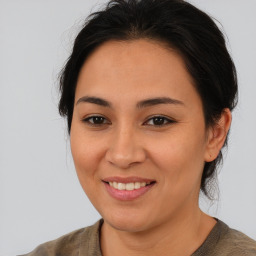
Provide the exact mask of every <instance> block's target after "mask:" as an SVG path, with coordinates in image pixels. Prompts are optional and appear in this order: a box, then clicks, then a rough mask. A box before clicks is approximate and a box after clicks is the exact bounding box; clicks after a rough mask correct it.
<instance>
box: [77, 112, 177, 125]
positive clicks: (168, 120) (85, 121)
mask: <svg viewBox="0 0 256 256" xmlns="http://www.w3.org/2000/svg"><path fill="white" fill-rule="evenodd" d="M93 118H102V119H104V120H107V119H106V118H105V117H103V116H97V115H95V116H90V117H87V118H85V119H82V121H83V122H84V123H86V124H88V125H90V126H93V127H99V126H102V125H105V124H109V123H108V122H106V123H101V124H95V123H91V122H90V121H89V120H90V119H93ZM156 118H160V119H164V124H160V125H154V124H151V125H149V126H155V127H163V126H166V125H170V124H172V123H176V121H175V120H173V119H170V118H167V117H165V116H161V115H156V116H152V117H151V118H149V119H148V120H147V121H146V123H147V122H149V121H150V120H154V119H156Z"/></svg>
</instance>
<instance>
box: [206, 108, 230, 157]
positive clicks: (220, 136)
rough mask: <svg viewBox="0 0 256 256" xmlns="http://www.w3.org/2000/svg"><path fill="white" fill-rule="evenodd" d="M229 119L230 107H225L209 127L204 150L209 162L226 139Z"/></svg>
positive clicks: (216, 154)
mask: <svg viewBox="0 0 256 256" xmlns="http://www.w3.org/2000/svg"><path fill="white" fill-rule="evenodd" d="M231 120H232V115H231V112H230V109H228V108H225V109H223V111H222V113H221V117H220V118H219V120H218V121H217V122H216V124H214V125H213V126H212V127H210V128H209V131H208V137H207V145H206V151H205V161H206V162H211V161H213V160H214V159H215V158H217V156H218V154H219V152H220V150H221V148H222V146H223V144H224V142H225V140H226V137H227V134H228V130H229V127H230V124H231Z"/></svg>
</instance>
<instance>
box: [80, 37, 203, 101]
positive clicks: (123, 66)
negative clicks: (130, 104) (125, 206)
mask: <svg viewBox="0 0 256 256" xmlns="http://www.w3.org/2000/svg"><path fill="white" fill-rule="evenodd" d="M84 95H89V96H92V95H93V96H99V97H103V98H106V97H107V98H110V99H113V100H115V99H116V100H117V99H124V100H128V99H130V100H139V99H141V98H142V97H143V98H150V97H156V96H157V97H163V96H166V95H168V96H170V97H172V98H176V99H178V100H181V101H184V100H186V98H191V97H192V96H194V98H197V100H200V99H199V96H198V94H197V92H196V90H195V88H194V86H193V79H192V77H191V76H190V74H189V73H188V72H187V70H186V67H185V63H184V61H183V59H182V57H181V56H180V55H179V54H178V53H177V52H176V51H175V50H173V49H171V48H169V49H168V48H167V47H166V46H165V45H164V44H163V43H161V42H156V41H150V40H145V39H139V40H131V41H108V42H105V43H103V44H102V45H100V46H99V47H98V48H96V50H95V51H94V52H92V53H91V54H90V56H89V57H88V58H87V59H86V61H85V63H84V65H83V66H82V68H81V71H80V74H79V77H78V83H77V88H76V99H77V98H78V97H82V96H84ZM192 98H193V97H192Z"/></svg>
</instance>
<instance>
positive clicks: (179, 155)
mask: <svg viewBox="0 0 256 256" xmlns="http://www.w3.org/2000/svg"><path fill="white" fill-rule="evenodd" d="M150 154H151V156H152V159H154V163H155V165H156V166H157V167H158V169H159V170H161V172H162V175H161V176H160V178H161V179H163V181H164V183H165V184H166V189H168V190H169V191H170V190H172V191H174V192H175V193H176V192H177V194H178V193H180V191H184V188H187V189H191V188H192V187H195V186H198V183H199V182H200V179H201V175H202V170H203V166H204V139H203V136H195V135H193V136H190V133H189V132H184V133H178V132H177V133H175V134H173V135H172V136H169V137H166V138H162V139H161V140H158V142H154V147H153V148H152V150H151V153H150Z"/></svg>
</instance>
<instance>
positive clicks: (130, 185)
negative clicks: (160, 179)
mask: <svg viewBox="0 0 256 256" xmlns="http://www.w3.org/2000/svg"><path fill="white" fill-rule="evenodd" d="M148 184H150V182H131V183H120V182H115V181H114V182H109V185H110V186H111V187H113V188H115V189H118V190H134V189H139V188H142V187H145V186H146V185H148Z"/></svg>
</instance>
